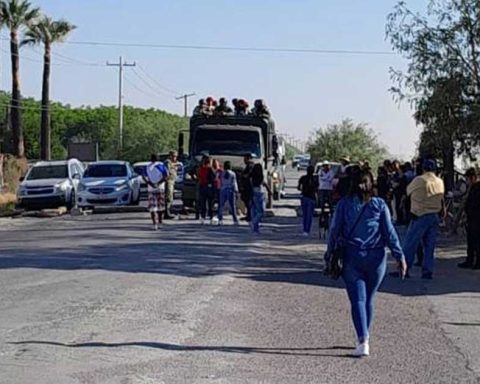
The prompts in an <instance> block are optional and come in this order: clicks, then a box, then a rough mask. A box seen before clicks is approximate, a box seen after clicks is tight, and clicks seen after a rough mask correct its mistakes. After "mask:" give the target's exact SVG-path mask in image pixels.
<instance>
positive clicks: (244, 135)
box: [194, 129, 262, 158]
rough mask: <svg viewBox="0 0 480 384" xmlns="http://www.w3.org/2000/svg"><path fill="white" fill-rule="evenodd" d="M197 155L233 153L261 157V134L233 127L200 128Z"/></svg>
mask: <svg viewBox="0 0 480 384" xmlns="http://www.w3.org/2000/svg"><path fill="white" fill-rule="evenodd" d="M194 154H195V155H203V154H208V155H227V156H228V155H231V156H244V155H245V154H252V155H253V157H255V158H260V157H261V156H262V153H261V145H260V134H259V133H258V132H255V131H248V130H233V129H200V130H198V132H197V136H196V140H195V148H194Z"/></svg>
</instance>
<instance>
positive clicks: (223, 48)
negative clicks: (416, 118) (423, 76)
mask: <svg viewBox="0 0 480 384" xmlns="http://www.w3.org/2000/svg"><path fill="white" fill-rule="evenodd" d="M2 40H9V39H8V38H5V37H3V38H2ZM61 44H65V45H89V46H100V47H102V46H106V47H129V48H159V49H185V50H209V51H238V52H267V53H310V54H326V55H373V56H398V54H397V53H396V52H393V51H381V50H366V49H320V48H284V47H253V46H243V47H242V46H221V45H192V44H157V43H120V42H108V41H80V40H77V41H75V40H73V41H72V40H69V41H64V42H62V43H61Z"/></svg>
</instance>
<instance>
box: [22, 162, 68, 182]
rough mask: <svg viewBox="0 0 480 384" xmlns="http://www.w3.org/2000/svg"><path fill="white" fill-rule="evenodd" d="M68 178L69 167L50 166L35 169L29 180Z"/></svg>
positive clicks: (29, 175)
mask: <svg viewBox="0 0 480 384" xmlns="http://www.w3.org/2000/svg"><path fill="white" fill-rule="evenodd" d="M66 178H68V168H67V165H66V164H65V165H48V166H40V167H33V168H32V170H31V171H30V173H29V174H28V177H27V180H41V179H66Z"/></svg>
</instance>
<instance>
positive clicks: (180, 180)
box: [133, 161, 184, 200]
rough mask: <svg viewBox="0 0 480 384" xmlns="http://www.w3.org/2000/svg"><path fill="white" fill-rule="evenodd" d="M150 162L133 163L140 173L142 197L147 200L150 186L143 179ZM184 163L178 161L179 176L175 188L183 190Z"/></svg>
mask: <svg viewBox="0 0 480 384" xmlns="http://www.w3.org/2000/svg"><path fill="white" fill-rule="evenodd" d="M148 164H150V163H149V162H148V161H145V162H139V163H135V164H133V169H134V170H135V173H136V174H137V175H138V180H139V181H140V198H141V199H142V200H145V199H146V198H147V196H148V186H147V183H146V182H145V180H144V179H143V177H142V175H143V174H144V173H145V167H146V166H147V165H148ZM183 169H184V167H183V164H182V163H181V162H178V167H177V178H176V179H175V190H176V191H181V190H182V185H183Z"/></svg>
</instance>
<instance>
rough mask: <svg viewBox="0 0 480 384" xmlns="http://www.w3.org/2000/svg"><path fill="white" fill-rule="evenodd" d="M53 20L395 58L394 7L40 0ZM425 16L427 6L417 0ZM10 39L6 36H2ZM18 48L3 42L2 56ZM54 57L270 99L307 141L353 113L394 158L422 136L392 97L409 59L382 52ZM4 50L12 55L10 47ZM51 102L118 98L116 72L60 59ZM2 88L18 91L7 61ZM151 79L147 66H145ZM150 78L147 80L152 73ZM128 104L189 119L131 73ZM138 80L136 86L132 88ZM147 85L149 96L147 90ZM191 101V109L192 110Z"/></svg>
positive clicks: (129, 35)
mask: <svg viewBox="0 0 480 384" xmlns="http://www.w3.org/2000/svg"><path fill="white" fill-rule="evenodd" d="M32 1H33V2H34V3H35V4H37V5H38V6H40V7H41V8H42V9H43V10H44V11H45V13H47V14H49V15H51V16H52V17H54V18H60V17H65V18H67V19H68V20H70V21H71V22H73V23H74V24H76V25H77V26H78V29H77V30H76V31H74V33H73V34H72V35H71V37H70V40H71V41H107V42H128V43H158V44H182V45H183V44H187V45H188V44H189V45H216V46H226V45H228V46H254V47H282V48H313V49H315V48H318V49H346V50H376V51H378V50H380V51H389V50H390V46H389V44H388V42H386V41H385V21H386V15H387V14H388V13H389V12H390V11H391V10H392V8H393V6H394V4H395V3H396V1H395V0H368V1H358V0H336V1H331V0H288V1H287V0H262V1H258V0H256V1H254V0H243V1H238V0H237V1H230V0H223V1H221V0H204V1H198V0H161V1H159V0H136V1H133V0H123V1H121V0H101V1H98V0H68V1H65V0H36V1H35V0H32ZM409 3H410V4H411V5H412V6H414V7H417V8H419V9H421V8H423V7H424V3H425V1H421V0H414V1H413V0H412V1H410V2H409ZM3 36H6V31H4V32H3ZM7 48H8V45H7V43H6V42H5V41H3V42H2V50H3V51H5V50H6V49H7ZM39 52H40V50H39V49H37V50H36V51H35V50H31V49H29V48H25V49H24V50H23V51H22V53H23V56H24V59H23V60H22V64H21V65H22V67H21V68H22V74H21V75H22V91H23V94H24V95H27V96H35V97H39V96H40V86H41V70H42V67H41V63H40V62H35V61H29V60H28V59H32V60H37V61H41V55H40V54H39ZM55 52H57V53H60V54H62V55H66V56H68V57H72V58H75V59H78V60H82V61H86V62H94V63H99V64H104V63H105V61H107V60H111V61H116V60H118V56H120V55H123V56H125V57H126V58H127V60H129V61H136V62H137V63H138V64H140V65H141V66H142V68H143V69H144V70H146V72H148V74H150V75H151V76H152V77H154V78H155V79H156V80H157V81H158V83H160V84H162V85H165V86H166V87H167V88H169V89H172V90H175V91H178V92H191V91H194V92H197V94H199V95H202V96H203V95H214V96H227V97H229V98H232V97H236V96H241V97H245V98H247V99H249V100H253V99H255V98H263V99H265V100H266V101H267V102H268V104H269V106H270V108H271V110H272V113H273V115H274V118H275V120H276V122H277V126H278V127H279V129H280V131H282V132H287V133H290V134H295V135H296V136H297V137H299V138H302V139H306V138H307V137H308V136H309V133H310V132H311V131H312V130H313V129H315V128H318V127H321V126H325V125H326V124H328V123H335V122H338V121H340V120H341V119H343V118H346V117H350V118H352V119H354V120H355V121H357V122H366V123H369V124H370V126H371V128H372V129H374V130H375V132H377V133H378V135H379V137H380V139H381V141H382V142H384V143H385V144H386V145H387V146H388V147H389V149H390V151H391V152H392V153H394V154H402V155H405V156H407V155H408V156H410V155H412V154H413V152H414V149H415V143H416V141H417V140H418V129H417V128H416V127H415V124H414V121H413V119H412V118H411V111H410V110H409V109H408V107H407V106H402V107H400V108H399V107H398V106H397V105H396V104H395V102H394V101H393V100H392V97H391V94H389V92H388V88H389V86H390V79H389V73H388V69H389V67H390V66H395V67H402V66H403V65H404V62H403V61H402V59H401V58H399V57H397V56H395V55H392V56H372V55H364V56H362V55H327V54H300V53H296V54H293V53H251V52H230V51H229V52H225V51H197V50H175V49H155V48H131V47H128V48H127V47H92V46H77V45H60V46H57V47H56V50H55ZM2 53H4V52H2ZM57 59H58V60H56V63H57V64H58V65H56V66H55V67H54V68H53V73H52V98H53V99H55V100H58V101H62V102H66V103H70V104H72V105H87V104H88V105H98V104H103V105H112V104H116V102H117V72H116V70H115V69H114V68H110V67H106V66H103V65H102V66H77V65H64V62H65V61H64V60H61V59H60V58H57ZM2 68H3V69H5V70H2V84H1V86H2V88H3V89H5V88H9V87H10V85H9V84H10V76H9V73H8V70H9V68H10V66H9V62H8V58H7V57H5V55H4V54H3V55H2ZM137 72H139V73H140V74H141V75H142V73H141V72H140V70H139V69H137ZM143 77H145V76H144V75H143ZM126 78H127V83H126V84H125V101H126V103H128V104H132V105H137V106H153V107H157V108H161V109H165V110H168V111H171V112H174V113H182V112H183V107H182V103H180V102H179V101H175V100H174V94H172V93H169V92H168V91H165V90H163V89H160V88H159V87H157V86H156V84H155V83H152V87H153V88H154V89H153V90H152V89H150V88H148V86H147V85H145V84H144V83H143V82H141V80H139V78H138V77H136V75H135V74H134V73H133V72H132V71H131V70H130V69H126ZM132 83H133V84H134V85H135V86H136V88H135V86H134V85H132ZM137 88H138V89H137ZM195 101H196V100H195ZM193 102H194V100H192V107H193Z"/></svg>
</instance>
